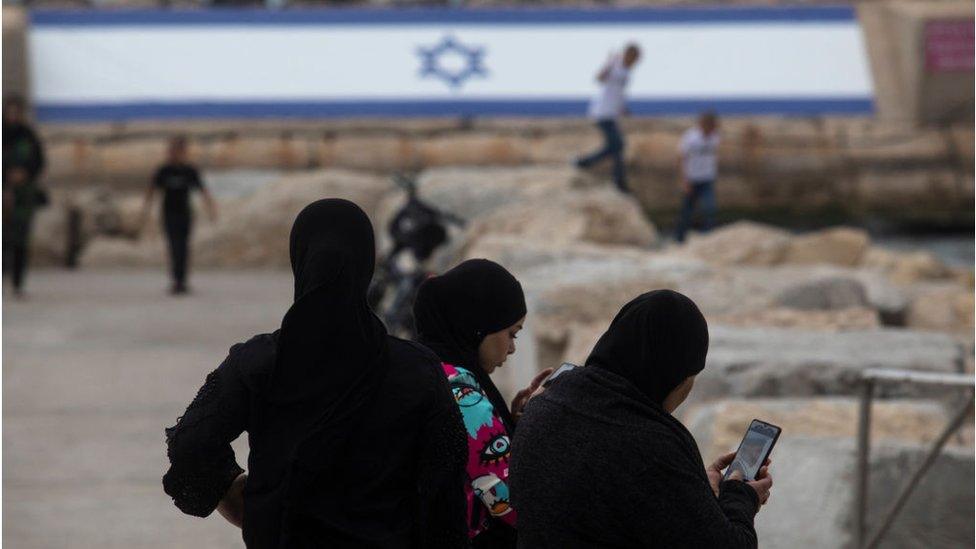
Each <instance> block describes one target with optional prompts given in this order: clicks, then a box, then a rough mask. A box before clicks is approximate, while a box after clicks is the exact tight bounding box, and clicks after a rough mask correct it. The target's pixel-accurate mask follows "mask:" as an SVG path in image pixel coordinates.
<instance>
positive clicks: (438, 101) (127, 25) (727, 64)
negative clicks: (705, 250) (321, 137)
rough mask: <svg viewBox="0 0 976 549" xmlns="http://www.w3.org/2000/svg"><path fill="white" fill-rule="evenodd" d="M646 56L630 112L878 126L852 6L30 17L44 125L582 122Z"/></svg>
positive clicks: (36, 97)
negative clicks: (617, 57)
mask: <svg viewBox="0 0 976 549" xmlns="http://www.w3.org/2000/svg"><path fill="white" fill-rule="evenodd" d="M628 43H634V44H636V45H638V46H639V47H640V49H641V51H642V56H641V59H640V61H639V63H638V64H637V65H636V66H635V67H634V69H633V71H632V73H631V77H630V82H629V86H628V91H627V95H628V107H629V110H630V112H631V113H633V114H635V115H684V114H689V113H695V112H698V111H700V110H702V109H706V108H709V109H714V110H716V111H718V112H720V113H723V114H786V115H792V114H796V115H813V114H832V113H840V114H869V113H871V112H872V111H873V93H872V85H871V76H870V69H869V65H868V61H867V56H866V51H865V46H864V40H863V36H862V33H861V29H860V26H859V24H858V21H857V18H856V15H855V12H854V10H853V8H850V7H762V8H758V7H756V8H751V7H750V8H743V7H730V8H702V7H699V8H648V9H612V10H610V9H594V10H590V9H552V8H550V9H484V10H482V9H446V8H445V9H426V8H425V9H383V10H379V9H377V10H372V9H296V10H282V11H264V10H198V11H159V10H124V11H98V10H94V11H34V12H32V14H31V27H30V33H29V43H28V55H29V67H30V87H31V94H32V98H33V101H34V105H35V107H36V112H37V115H38V118H39V119H41V120H42V121H51V122H72V121H87V120H90V121H117V120H130V119H143V118H154V119H159V118H242V117H303V118H316V117H364V116H392V117H397V116H423V117H432V116H574V117H580V116H586V112H587V105H588V103H589V101H590V99H591V98H592V97H593V96H594V95H595V94H596V93H597V91H598V86H599V84H598V83H597V81H596V78H595V75H596V73H597V72H598V71H599V70H600V68H601V67H602V66H603V65H604V64H605V63H606V62H607V60H608V58H609V57H610V56H611V55H614V54H615V53H618V52H619V51H620V50H621V49H622V48H623V47H624V46H625V45H626V44H628Z"/></svg>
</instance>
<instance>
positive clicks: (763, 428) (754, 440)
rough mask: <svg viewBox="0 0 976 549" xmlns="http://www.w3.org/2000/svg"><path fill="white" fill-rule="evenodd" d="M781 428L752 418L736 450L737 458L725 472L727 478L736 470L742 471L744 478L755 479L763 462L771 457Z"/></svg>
mask: <svg viewBox="0 0 976 549" xmlns="http://www.w3.org/2000/svg"><path fill="white" fill-rule="evenodd" d="M780 430H781V429H780V428H779V427H777V426H775V425H770V424H769V423H765V422H762V421H759V420H757V419H754V420H752V423H751V424H749V430H747V431H746V436H745V437H743V439H742V442H741V443H739V449H738V450H736V452H735V459H733V460H732V464H731V465H729V468H728V470H727V471H726V472H725V478H729V476H730V475H731V474H732V473H733V472H734V471H741V472H742V479H743V480H755V479H756V475H757V474H759V469H760V468H761V467H762V464H763V462H765V461H766V458H767V457H769V453H770V452H771V451H772V449H773V444H775V443H776V439H777V438H778V437H779V433H780Z"/></svg>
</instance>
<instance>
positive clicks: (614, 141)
mask: <svg viewBox="0 0 976 549" xmlns="http://www.w3.org/2000/svg"><path fill="white" fill-rule="evenodd" d="M596 125H597V127H598V128H600V131H601V132H603V148H602V149H600V150H598V151H596V152H594V153H592V154H589V155H587V156H584V157H582V158H580V159H579V160H577V161H576V165H577V166H579V167H581V168H588V167H590V166H592V165H593V164H596V163H597V162H599V161H601V160H603V159H604V158H606V157H608V156H609V157H611V158H613V182H614V183H615V184H616V185H617V188H618V189H620V192H624V193H629V192H630V189H628V188H627V174H626V171H625V168H624V138H623V136H622V135H621V134H620V128H619V127H618V126H617V121H616V120H613V119H607V120H600V121H599V122H597V123H596Z"/></svg>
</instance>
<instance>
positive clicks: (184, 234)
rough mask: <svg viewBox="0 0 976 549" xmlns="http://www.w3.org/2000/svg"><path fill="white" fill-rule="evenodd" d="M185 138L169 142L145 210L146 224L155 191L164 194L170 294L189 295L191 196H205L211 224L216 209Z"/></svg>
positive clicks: (214, 217)
mask: <svg viewBox="0 0 976 549" xmlns="http://www.w3.org/2000/svg"><path fill="white" fill-rule="evenodd" d="M186 149H187V146H186V138H184V137H181V136H180V137H174V138H172V139H171V140H170V142H169V153H168V158H167V162H166V164H164V165H163V166H161V167H160V168H159V170H157V171H156V175H154V176H153V179H152V183H151V184H150V185H149V188H148V189H147V190H146V200H145V204H144V206H143V222H145V220H146V219H147V218H148V217H149V208H150V207H151V205H152V201H153V196H154V194H155V192H156V189H161V190H162V191H163V229H164V230H165V232H166V239H167V240H168V241H169V259H170V267H171V269H172V276H173V286H172V288H171V293H173V294H174V295H176V294H184V293H186V292H187V285H186V271H187V264H188V263H189V245H190V234H191V231H192V228H193V212H192V209H191V208H190V192H191V191H193V190H198V191H200V193H201V194H202V195H203V199H204V202H205V203H206V206H207V212H208V213H209V214H210V219H211V220H212V221H216V220H217V207H216V204H215V203H214V200H213V197H211V196H210V193H209V192H208V191H207V189H206V188H205V187H204V186H203V180H202V179H200V173H199V172H198V171H197V169H196V168H195V167H193V166H192V165H191V164H190V163H189V162H188V159H187V150H186Z"/></svg>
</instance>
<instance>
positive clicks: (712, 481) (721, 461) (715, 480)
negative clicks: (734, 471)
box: [705, 452, 735, 497]
mask: <svg viewBox="0 0 976 549" xmlns="http://www.w3.org/2000/svg"><path fill="white" fill-rule="evenodd" d="M733 459H735V452H729V453H728V454H723V455H721V456H719V457H718V459H716V460H715V461H713V462H712V464H711V465H709V466H708V467H705V474H706V475H708V484H709V485H710V486H711V487H712V492H715V497H718V485H719V484H721V483H722V471H723V470H725V468H726V467H728V466H729V464H731V463H732V460H733Z"/></svg>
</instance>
